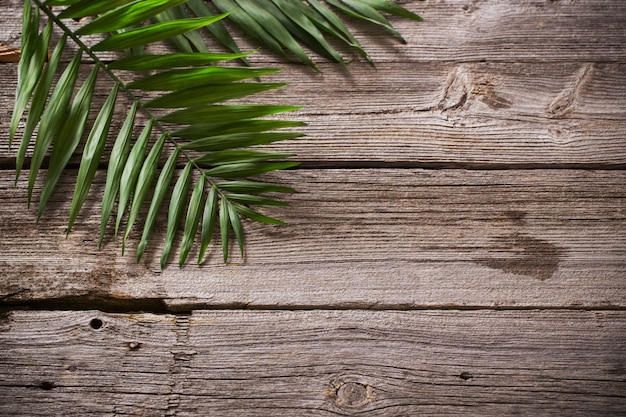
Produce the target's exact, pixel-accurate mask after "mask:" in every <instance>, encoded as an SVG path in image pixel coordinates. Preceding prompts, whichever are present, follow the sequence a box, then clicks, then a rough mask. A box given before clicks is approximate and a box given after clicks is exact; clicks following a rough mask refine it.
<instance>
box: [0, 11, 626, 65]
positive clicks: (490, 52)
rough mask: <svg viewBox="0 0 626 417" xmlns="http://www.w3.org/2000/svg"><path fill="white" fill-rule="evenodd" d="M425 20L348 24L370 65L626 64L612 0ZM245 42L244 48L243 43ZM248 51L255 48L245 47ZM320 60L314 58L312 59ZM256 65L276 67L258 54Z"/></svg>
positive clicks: (620, 15) (624, 35)
mask: <svg viewBox="0 0 626 417" xmlns="http://www.w3.org/2000/svg"><path fill="white" fill-rule="evenodd" d="M400 3H402V4H403V5H404V6H405V7H407V8H408V9H410V10H411V11H414V12H416V13H418V14H420V15H421V16H422V17H423V18H424V22H422V23H416V22H412V21H408V20H402V19H398V18H391V19H390V20H391V22H392V23H393V25H394V26H395V27H396V28H397V29H398V31H399V32H401V33H402V34H403V36H404V38H405V39H406V41H407V43H406V44H402V43H400V42H397V41H396V40H395V39H393V38H391V37H387V34H386V33H385V32H383V31H382V30H378V29H377V28H373V27H371V26H367V27H364V26H362V25H351V26H352V27H354V28H355V30H356V32H357V34H358V37H359V40H360V41H361V42H362V44H363V46H364V47H365V49H366V50H367V51H368V52H369V53H370V55H371V56H372V57H373V58H374V60H375V61H376V62H382V61H387V62H390V61H396V62H429V61H458V62H468V61H480V60H487V61H504V62H526V61H540V62H541V61H567V62H586V61H612V62H623V61H624V60H625V59H626V49H625V48H624V44H626V31H624V28H625V27H626V3H624V2H622V1H615V0H585V1H574V0H561V1H544V0H541V1H537V0H498V1H493V0H424V1H421V0H411V1H402V2H400ZM1 4H2V7H1V8H0V21H2V23H3V25H2V26H3V27H2V39H0V41H4V42H5V43H8V44H9V45H10V46H15V47H17V46H19V39H20V30H21V28H20V26H21V20H20V18H19V16H20V15H21V8H22V4H23V3H22V1H21V0H2V3H1ZM70 24H71V21H70ZM244 44H246V43H244ZM247 45H249V46H250V49H252V48H253V47H254V44H251V43H247ZM318 60H320V59H318ZM253 61H254V62H276V58H274V57H273V56H271V55H268V54H257V56H256V57H255V58H254V59H253Z"/></svg>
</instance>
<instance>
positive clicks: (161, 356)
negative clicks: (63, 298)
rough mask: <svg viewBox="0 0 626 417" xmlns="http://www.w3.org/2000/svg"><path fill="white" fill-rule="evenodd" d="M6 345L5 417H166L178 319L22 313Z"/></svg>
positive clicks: (10, 318)
mask: <svg viewBox="0 0 626 417" xmlns="http://www.w3.org/2000/svg"><path fill="white" fill-rule="evenodd" d="M0 340H1V341H0V345H1V346H2V350H1V352H0V374H1V377H0V381H2V382H0V390H1V391H2V395H0V414H2V415H5V416H9V415H11V416H17V415H31V416H43V415H48V416H53V415H73V416H79V415H146V416H164V415H166V412H167V409H168V406H169V403H168V401H169V399H170V397H169V394H170V393H171V392H172V388H173V386H172V385H173V382H172V376H171V375H172V372H173V368H174V367H175V360H174V357H173V354H174V353H175V352H176V350H177V343H176V325H175V318H174V317H171V316H154V315H150V314H133V315H123V316H114V315H104V314H102V313H99V312H97V311H91V312H54V311H45V312H18V311H16V312H9V313H2V315H1V316H0ZM138 412H140V413H141V414H137V413H138Z"/></svg>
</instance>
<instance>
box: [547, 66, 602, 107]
mask: <svg viewBox="0 0 626 417" xmlns="http://www.w3.org/2000/svg"><path fill="white" fill-rule="evenodd" d="M593 68H594V64H592V63H590V64H585V65H583V66H582V67H581V68H580V70H579V71H578V73H577V74H576V78H575V80H574V82H573V83H572V84H570V85H569V86H568V87H566V88H565V89H564V90H563V91H562V92H561V94H559V95H558V96H557V97H556V98H555V99H554V101H552V103H550V105H549V106H548V109H547V110H546V113H547V114H548V116H549V117H551V118H562V117H565V116H567V115H568V114H570V113H572V112H573V111H574V106H575V104H576V100H577V98H578V97H579V95H580V91H581V89H582V88H583V86H584V85H585V84H587V83H588V82H589V80H590V79H591V77H592V75H593Z"/></svg>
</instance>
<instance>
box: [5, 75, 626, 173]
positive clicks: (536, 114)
mask: <svg viewBox="0 0 626 417" xmlns="http://www.w3.org/2000/svg"><path fill="white" fill-rule="evenodd" d="M88 70H89V68H85V69H84V72H85V74H86V73H87V72H88ZM0 77H3V78H4V79H5V82H6V88H7V90H8V91H9V90H11V89H12V88H14V86H15V83H16V78H15V77H16V75H15V67H14V66H0ZM268 80H272V81H279V82H289V81H292V82H293V84H292V85H290V86H288V87H285V88H281V89H279V90H276V91H275V92H272V93H265V94H263V95H261V96H259V97H258V98H256V97H255V98H254V99H250V100H249V101H254V102H263V103H276V104H297V105H304V106H305V107H304V108H303V109H302V110H300V111H298V112H294V113H289V114H285V115H283V116H281V117H283V118H291V119H295V120H301V121H304V122H306V123H308V124H309V126H307V127H304V128H300V129H298V131H301V132H302V133H305V134H306V135H307V136H306V137H305V138H301V139H298V140H295V141H289V142H283V143H280V144H277V145H274V146H271V147H270V148H271V149H275V150H280V151H287V152H291V153H295V154H297V159H298V160H301V161H303V162H306V163H307V166H309V167H312V166H316V167H318V166H323V167H330V166H354V165H355V164H358V165H360V166H363V165H364V166H369V167H375V166H394V164H396V165H398V164H400V165H401V166H403V167H407V166H412V167H421V166H429V165H435V166H447V167H451V166H456V167H458V166H466V167H467V166H469V167H505V166H506V167H511V168H513V167H518V168H519V167H526V168H528V167H545V166H549V165H551V166H557V167H570V168H572V167H592V168H602V167H615V166H622V167H623V166H625V165H626V137H625V136H624V132H626V105H624V97H625V96H626V64H569V63H568V64H559V65H554V64H536V63H535V64H471V65H470V64H450V63H435V64H424V65H419V66H414V65H412V64H410V63H397V64H396V63H392V64H381V65H379V66H378V68H377V70H376V71H374V70H372V69H371V68H369V67H364V66H361V67H355V68H353V69H352V70H351V73H350V75H348V74H346V73H342V72H341V71H339V70H338V69H337V68H335V67H330V66H328V67H326V68H325V72H324V74H323V76H316V75H313V74H311V73H310V72H309V71H307V70H302V69H300V70H299V69H298V68H296V67H291V70H290V71H286V72H284V73H281V74H280V75H276V76H273V77H269V78H268ZM109 89H110V87H109V86H107V85H106V83H102V84H101V87H100V88H99V90H98V92H99V93H98V94H99V95H98V97H97V99H96V100H95V102H94V104H93V109H94V115H93V117H94V118H95V112H96V111H97V109H98V108H99V106H100V105H101V104H102V103H103V102H104V100H105V98H106V96H107V94H108V92H109ZM0 105H1V106H0V109H1V110H0V123H1V124H2V125H6V126H8V125H9V122H10V116H11V111H12V106H13V95H12V94H7V95H5V96H2V97H0ZM120 107H121V108H125V106H124V105H121V106H120ZM122 121H123V111H121V112H120V114H119V121H118V122H117V124H121V122H122ZM16 152H17V150H16V148H15V146H14V148H13V149H9V148H8V129H2V130H1V131H0V165H2V166H5V167H10V166H12V165H13V164H14V162H13V161H14V157H15V154H16Z"/></svg>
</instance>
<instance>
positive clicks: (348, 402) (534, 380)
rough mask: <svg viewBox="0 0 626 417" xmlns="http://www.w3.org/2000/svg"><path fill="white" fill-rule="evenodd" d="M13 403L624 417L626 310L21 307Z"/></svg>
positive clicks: (6, 378) (26, 412) (12, 346)
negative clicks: (156, 311)
mask: <svg viewBox="0 0 626 417" xmlns="http://www.w3.org/2000/svg"><path fill="white" fill-rule="evenodd" d="M0 326H1V327H0V328H1V329H2V330H3V331H2V332H1V333H0V342H1V343H2V346H3V350H2V352H1V353H0V357H1V358H2V363H0V372H1V373H2V375H3V380H2V381H0V389H2V391H3V393H4V394H5V395H4V396H3V397H0V412H2V413H3V415H12V416H50V415H67V416H82V415H116V416H117V415H172V416H173V415H176V416H200V415H210V416H258V415H293V416H296V415H297V416H323V415H373V416H389V415H395V416H406V415H432V416H441V415H473V416H476V415H494V416H495V415H533V414H534V415H536V414H540V415H542V416H563V415H567V416H590V415H593V416H599V415H615V416H616V415H623V413H624V410H626V371H625V369H624V362H623V360H624V356H625V355H626V340H624V338H621V337H620V335H621V334H623V333H624V332H625V331H626V317H625V316H624V314H622V313H620V312H607V311H598V312H586V311H538V310H532V311H488V310H483V311H464V312H462V313H461V312H458V311H411V312H397V311H396V312H393V311H378V312H374V311H255V312H253V313H250V312H246V311H199V312H193V314H191V315H184V316H183V315H178V316H173V315H153V314H105V313H102V312H99V311H77V312H59V311H32V312H28V311H13V312H11V313H8V314H6V315H5V316H4V317H3V318H2V321H1V322H0Z"/></svg>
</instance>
